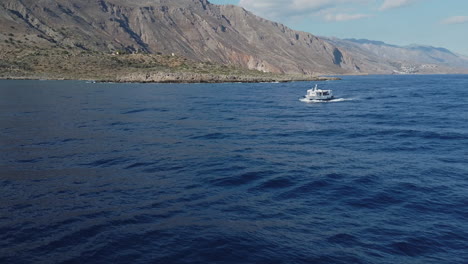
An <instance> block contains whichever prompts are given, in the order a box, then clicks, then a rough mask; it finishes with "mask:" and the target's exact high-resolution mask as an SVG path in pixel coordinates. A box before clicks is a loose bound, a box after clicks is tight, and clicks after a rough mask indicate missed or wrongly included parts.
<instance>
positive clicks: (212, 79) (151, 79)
mask: <svg viewBox="0 0 468 264" xmlns="http://www.w3.org/2000/svg"><path fill="white" fill-rule="evenodd" d="M0 79H2V80H81V81H95V82H112V83H275V82H295V81H328V80H340V78H338V77H323V76H308V75H277V76H275V77H270V76H268V77H264V76H245V75H216V74H200V73H185V72H182V73H166V72H156V73H132V74H128V75H123V76H118V77H116V78H103V79H91V78H80V77H77V78H74V77H73V76H66V77H64V76H50V75H47V76H42V75H24V76H0Z"/></svg>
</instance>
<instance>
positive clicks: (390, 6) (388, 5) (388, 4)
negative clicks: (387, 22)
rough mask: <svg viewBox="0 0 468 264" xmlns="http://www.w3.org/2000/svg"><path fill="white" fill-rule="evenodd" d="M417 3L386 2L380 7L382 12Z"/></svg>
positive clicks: (410, 1)
mask: <svg viewBox="0 0 468 264" xmlns="http://www.w3.org/2000/svg"><path fill="white" fill-rule="evenodd" d="M414 2H416V0H385V1H384V2H383V4H382V6H380V10H387V9H393V8H397V7H403V6H407V5H409V4H412V3H414Z"/></svg>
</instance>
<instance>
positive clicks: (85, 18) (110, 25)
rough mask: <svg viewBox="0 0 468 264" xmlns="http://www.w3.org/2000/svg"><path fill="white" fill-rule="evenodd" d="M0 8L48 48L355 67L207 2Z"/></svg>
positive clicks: (312, 39)
mask: <svg viewBox="0 0 468 264" xmlns="http://www.w3.org/2000/svg"><path fill="white" fill-rule="evenodd" d="M1 8H2V9H3V10H2V11H0V14H1V20H0V22H2V24H4V25H9V24H11V25H13V26H15V27H16V30H17V31H20V29H22V30H23V32H22V33H26V32H27V33H29V35H30V38H34V37H33V35H34V33H37V34H39V35H40V36H41V37H42V38H43V39H44V40H46V41H48V42H50V44H52V45H60V46H72V47H78V48H82V49H84V50H99V51H109V50H118V49H124V50H127V51H130V52H149V53H158V52H160V53H164V54H172V53H175V54H177V55H181V56H184V57H187V58H189V59H193V60H199V61H209V62H215V63H221V64H226V65H237V66H241V67H246V68H249V69H255V70H259V71H265V72H275V73H303V74H310V75H318V74H326V73H349V72H353V71H354V72H358V71H359V70H358V67H356V65H354V63H353V61H352V58H351V56H349V55H348V54H347V52H346V51H344V50H340V49H339V48H337V47H335V46H333V45H331V44H330V43H328V42H326V41H323V40H321V39H319V38H317V37H316V36H314V35H312V34H310V33H306V32H300V31H294V30H292V29H290V28H288V27H286V26H284V25H282V24H279V23H276V22H272V21H269V20H266V19H263V18H260V17H258V16H256V15H254V14H253V13H251V12H249V11H247V10H245V9H243V8H240V7H237V6H233V5H227V6H226V5H214V4H211V3H210V2H208V1H206V0H171V1H168V0H153V1H146V0H138V1H133V2H130V3H127V2H125V1H121V0H69V1H65V0H56V1H52V0H5V1H4V2H3V3H1ZM7 22H8V23H7ZM31 33H32V34H31ZM35 39H37V38H35ZM37 41H39V40H37ZM42 42H43V41H42Z"/></svg>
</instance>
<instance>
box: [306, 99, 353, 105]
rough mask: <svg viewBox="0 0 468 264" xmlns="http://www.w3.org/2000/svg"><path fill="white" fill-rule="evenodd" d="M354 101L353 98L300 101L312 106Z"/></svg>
mask: <svg viewBox="0 0 468 264" xmlns="http://www.w3.org/2000/svg"><path fill="white" fill-rule="evenodd" d="M352 100H354V99H353V98H336V99H332V100H308V99H306V98H301V99H299V101H301V102H304V103H310V104H315V103H337V102H345V101H352Z"/></svg>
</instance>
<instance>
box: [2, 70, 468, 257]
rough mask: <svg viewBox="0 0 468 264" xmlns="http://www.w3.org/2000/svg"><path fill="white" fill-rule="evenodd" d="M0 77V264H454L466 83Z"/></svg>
mask: <svg viewBox="0 0 468 264" xmlns="http://www.w3.org/2000/svg"><path fill="white" fill-rule="evenodd" d="M313 85H314V83H313V82H297V83H281V84H91V83H86V82H75V81H0V143H1V144H0V157H1V159H0V201H1V203H0V262H2V263H110V262H113V263H424V264H427V263H438V264H440V263H466V260H467V259H468V251H467V250H466V249H467V248H468V239H467V237H468V192H467V190H468V179H467V177H468V116H467V115H468V77H467V76H463V75H448V76H361V77H344V79H343V80H342V81H331V82H321V83H319V87H321V88H324V89H333V90H334V94H335V95H336V96H337V97H338V98H339V100H338V101H337V102H330V103H313V104H307V103H303V102H301V101H299V98H300V97H301V96H302V95H304V94H305V92H306V90H307V89H309V88H310V87H311V86H313Z"/></svg>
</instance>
